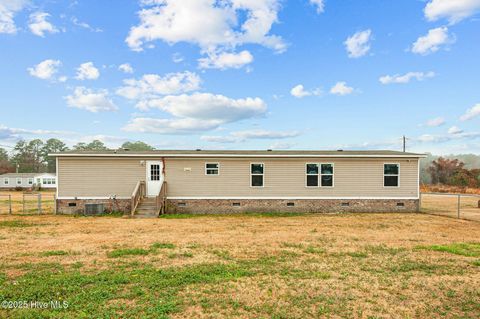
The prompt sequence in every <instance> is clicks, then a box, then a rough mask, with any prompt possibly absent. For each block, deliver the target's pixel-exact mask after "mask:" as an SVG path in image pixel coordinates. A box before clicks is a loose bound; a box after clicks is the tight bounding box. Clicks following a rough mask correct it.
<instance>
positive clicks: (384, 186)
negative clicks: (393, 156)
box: [382, 163, 401, 188]
mask: <svg viewBox="0 0 480 319" xmlns="http://www.w3.org/2000/svg"><path fill="white" fill-rule="evenodd" d="M385 165H398V174H385ZM400 168H401V167H400V163H383V174H382V179H383V182H382V183H383V188H400V172H401V171H400ZM385 176H397V177H398V183H397V186H386V185H385Z"/></svg>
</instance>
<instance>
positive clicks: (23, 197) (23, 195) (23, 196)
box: [22, 194, 25, 214]
mask: <svg viewBox="0 0 480 319" xmlns="http://www.w3.org/2000/svg"><path fill="white" fill-rule="evenodd" d="M22 199H23V201H22V204H23V213H24V214H25V194H22Z"/></svg>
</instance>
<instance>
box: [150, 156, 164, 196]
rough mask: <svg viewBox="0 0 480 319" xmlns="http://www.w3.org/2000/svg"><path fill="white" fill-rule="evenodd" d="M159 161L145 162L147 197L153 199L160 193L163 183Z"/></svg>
mask: <svg viewBox="0 0 480 319" xmlns="http://www.w3.org/2000/svg"><path fill="white" fill-rule="evenodd" d="M162 166H163V164H162V162H161V161H147V196H148V197H155V196H158V193H160V189H161V187H162V183H163V175H162V168H163V167H162Z"/></svg>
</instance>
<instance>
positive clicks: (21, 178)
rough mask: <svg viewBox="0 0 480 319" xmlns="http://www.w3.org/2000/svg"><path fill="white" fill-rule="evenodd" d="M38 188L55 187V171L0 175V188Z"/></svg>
mask: <svg viewBox="0 0 480 319" xmlns="http://www.w3.org/2000/svg"><path fill="white" fill-rule="evenodd" d="M34 186H40V188H46V189H55V188H56V187H57V176H56V174H55V173H7V174H3V175H0V189H11V188H17V187H21V188H32V187H34Z"/></svg>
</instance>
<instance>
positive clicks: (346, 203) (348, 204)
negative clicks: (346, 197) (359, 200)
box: [341, 202, 350, 207]
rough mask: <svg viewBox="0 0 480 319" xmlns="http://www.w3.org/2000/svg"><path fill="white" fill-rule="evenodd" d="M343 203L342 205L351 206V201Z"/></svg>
mask: <svg viewBox="0 0 480 319" xmlns="http://www.w3.org/2000/svg"><path fill="white" fill-rule="evenodd" d="M341 205H342V207H348V206H350V203H348V202H345V203H342V204H341Z"/></svg>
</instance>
